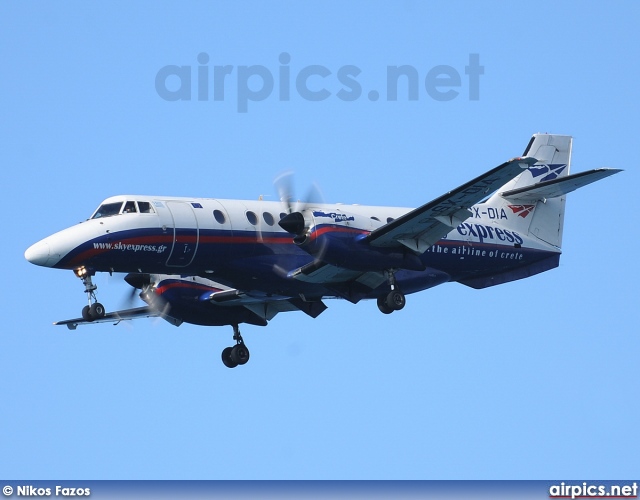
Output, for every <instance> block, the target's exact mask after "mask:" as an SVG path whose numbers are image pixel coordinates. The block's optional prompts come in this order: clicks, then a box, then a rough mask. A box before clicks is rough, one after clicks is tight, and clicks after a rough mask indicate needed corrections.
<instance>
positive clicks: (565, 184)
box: [500, 168, 621, 202]
mask: <svg viewBox="0 0 640 500" xmlns="http://www.w3.org/2000/svg"><path fill="white" fill-rule="evenodd" d="M618 172H621V170H620V169H616V168H596V169H594V170H588V171H586V172H580V173H579V174H573V175H567V176H565V177H558V178H557V179H554V180H551V181H545V182H540V183H538V184H533V185H531V186H527V187H523V188H518V189H512V190H510V191H505V192H504V193H500V195H501V196H502V197H503V198H506V199H508V200H511V201H518V202H525V201H528V202H534V201H538V200H542V199H551V198H558V197H559V196H563V195H565V194H567V193H570V192H572V191H575V190H576V189H578V188H581V187H583V186H586V185H588V184H591V183H592V182H596V181H599V180H600V179H604V178H605V177H609V176H610V175H613V174H617V173H618Z"/></svg>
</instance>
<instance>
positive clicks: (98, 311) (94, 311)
mask: <svg viewBox="0 0 640 500" xmlns="http://www.w3.org/2000/svg"><path fill="white" fill-rule="evenodd" d="M104 313H105V311H104V306H103V305H102V304H101V303H100V302H95V303H93V304H91V307H90V308H89V314H90V315H91V318H92V319H100V318H104Z"/></svg>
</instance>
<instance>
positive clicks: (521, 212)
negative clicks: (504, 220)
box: [507, 165, 566, 219]
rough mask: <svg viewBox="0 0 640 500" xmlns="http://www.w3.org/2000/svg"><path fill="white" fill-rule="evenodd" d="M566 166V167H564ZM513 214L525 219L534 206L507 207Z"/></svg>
mask: <svg viewBox="0 0 640 500" xmlns="http://www.w3.org/2000/svg"><path fill="white" fill-rule="evenodd" d="M565 166H566V165H565ZM507 206H508V207H509V208H510V209H511V210H512V211H513V213H514V214H518V217H522V218H523V219H526V218H527V216H528V215H529V214H530V213H531V212H533V209H534V208H536V206H535V205H507Z"/></svg>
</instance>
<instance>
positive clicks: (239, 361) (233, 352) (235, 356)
mask: <svg viewBox="0 0 640 500" xmlns="http://www.w3.org/2000/svg"><path fill="white" fill-rule="evenodd" d="M233 340H235V341H236V345H234V346H233V347H227V348H226V349H224V350H223V351H222V362H223V363H224V366H226V367H227V368H235V367H236V366H238V365H244V364H245V363H246V362H247V361H249V349H248V348H247V346H246V345H244V340H242V335H240V329H239V328H238V325H233Z"/></svg>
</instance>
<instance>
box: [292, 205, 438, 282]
mask: <svg viewBox="0 0 640 500" xmlns="http://www.w3.org/2000/svg"><path fill="white" fill-rule="evenodd" d="M281 222H284V224H281V226H282V227H284V228H285V229H286V230H287V231H289V232H291V233H292V234H295V237H294V239H293V241H294V243H296V245H298V246H299V247H300V248H302V249H304V250H305V251H306V252H308V253H309V254H311V255H313V256H314V257H315V258H316V259H318V260H321V261H323V262H327V263H329V264H332V265H334V266H338V267H342V268H345V269H353V270H356V271H383V270H386V269H410V270H414V271H423V270H424V269H425V265H424V264H423V263H422V261H421V260H420V258H419V256H418V255H416V254H415V253H413V252H411V251H410V250H409V249H390V248H376V247H371V246H369V245H367V244H366V243H363V242H362V241H361V240H362V239H363V238H364V237H365V236H367V235H368V234H369V233H370V232H371V231H372V230H373V229H375V228H376V227H380V226H382V225H383V223H382V222H380V221H377V220H373V219H370V218H368V217H364V216H361V215H357V214H353V213H348V212H343V211H335V212H327V211H324V210H321V209H309V210H305V211H304V212H294V213H292V214H289V215H288V216H287V217H285V218H284V219H283V220H282V221H281Z"/></svg>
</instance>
